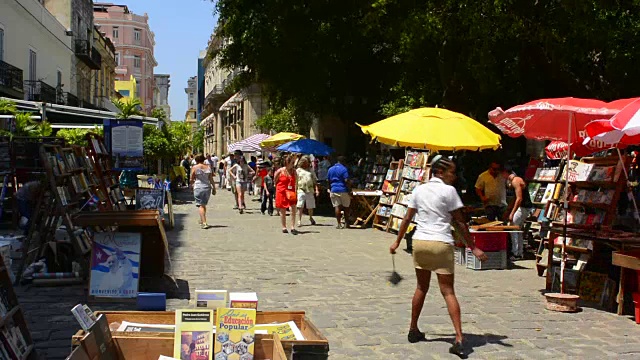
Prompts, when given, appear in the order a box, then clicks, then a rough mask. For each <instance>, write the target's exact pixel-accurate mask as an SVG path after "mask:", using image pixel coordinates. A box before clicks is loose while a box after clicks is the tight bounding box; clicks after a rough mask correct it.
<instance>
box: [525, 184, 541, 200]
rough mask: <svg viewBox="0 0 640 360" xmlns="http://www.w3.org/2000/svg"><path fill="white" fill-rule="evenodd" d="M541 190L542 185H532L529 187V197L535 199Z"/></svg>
mask: <svg viewBox="0 0 640 360" xmlns="http://www.w3.org/2000/svg"><path fill="white" fill-rule="evenodd" d="M538 189H540V183H530V184H529V185H528V191H529V197H530V198H531V199H534V198H535V197H536V193H537V192H538Z"/></svg>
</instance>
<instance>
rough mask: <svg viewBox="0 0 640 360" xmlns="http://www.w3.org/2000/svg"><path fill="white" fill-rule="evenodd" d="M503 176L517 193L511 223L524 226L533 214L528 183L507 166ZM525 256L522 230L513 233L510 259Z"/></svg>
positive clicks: (510, 215)
mask: <svg viewBox="0 0 640 360" xmlns="http://www.w3.org/2000/svg"><path fill="white" fill-rule="evenodd" d="M502 176H503V177H504V178H505V179H506V181H507V186H509V187H512V188H513V191H514V193H515V199H514V200H513V205H512V206H511V211H510V212H509V217H508V220H509V222H510V223H511V224H513V225H516V226H520V227H521V226H522V225H523V224H524V222H525V220H527V218H528V217H529V215H531V211H532V209H533V202H532V201H531V196H530V195H529V191H527V183H526V182H525V181H524V180H523V179H522V178H521V177H519V176H517V175H516V174H515V173H514V172H513V171H511V169H508V168H505V169H503V171H502ZM523 257H524V235H523V234H522V233H521V232H514V233H511V258H510V260H511V261H512V262H513V261H516V260H521V259H522V258H523Z"/></svg>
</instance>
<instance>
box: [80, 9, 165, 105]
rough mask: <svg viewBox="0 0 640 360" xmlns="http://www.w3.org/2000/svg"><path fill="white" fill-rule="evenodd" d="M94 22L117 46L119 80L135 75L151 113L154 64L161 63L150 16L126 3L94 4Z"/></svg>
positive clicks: (141, 95)
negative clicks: (141, 14) (156, 51)
mask: <svg viewBox="0 0 640 360" xmlns="http://www.w3.org/2000/svg"><path fill="white" fill-rule="evenodd" d="M93 14H94V19H95V20H94V22H95V24H96V26H99V28H100V31H101V32H103V33H106V34H107V37H109V38H110V39H111V41H112V42H113V44H114V45H115V47H116V63H117V68H116V80H123V81H126V80H129V79H130V78H131V76H133V77H134V78H135V79H136V82H137V87H138V88H137V89H136V94H137V96H138V97H139V98H140V100H141V101H142V102H143V104H144V110H145V112H146V113H147V114H151V109H153V107H154V105H155V104H154V103H153V97H154V96H153V94H154V93H153V90H154V87H155V83H154V78H153V68H154V67H156V66H157V65H158V63H157V62H156V59H155V57H154V56H153V47H154V46H155V44H156V43H155V38H154V34H153V32H152V31H151V29H150V28H149V16H148V15H147V14H146V13H145V14H144V15H143V16H140V15H136V14H134V13H132V12H130V11H129V8H128V7H127V6H126V5H116V4H111V3H94V4H93Z"/></svg>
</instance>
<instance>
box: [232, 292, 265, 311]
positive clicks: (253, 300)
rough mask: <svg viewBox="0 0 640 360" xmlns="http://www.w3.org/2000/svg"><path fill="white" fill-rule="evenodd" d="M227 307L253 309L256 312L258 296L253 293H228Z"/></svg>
mask: <svg viewBox="0 0 640 360" xmlns="http://www.w3.org/2000/svg"><path fill="white" fill-rule="evenodd" d="M229 307H230V308H235V309H254V310H258V294H256V293H254V292H247V293H240V292H232V293H229Z"/></svg>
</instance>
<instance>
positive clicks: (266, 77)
mask: <svg viewBox="0 0 640 360" xmlns="http://www.w3.org/2000/svg"><path fill="white" fill-rule="evenodd" d="M216 4H217V11H218V14H219V24H218V29H219V30H218V31H219V34H220V35H221V36H224V37H227V38H229V39H231V41H229V42H228V43H227V45H226V46H225V47H224V48H222V49H221V50H220V51H219V53H218V55H219V56H220V57H221V62H222V64H223V65H225V66H228V67H239V68H242V69H247V70H246V74H245V77H248V78H249V79H250V80H251V81H257V82H259V83H260V84H261V85H262V86H263V88H264V89H266V92H267V94H268V96H269V99H270V101H271V103H272V104H273V107H274V108H276V109H282V108H284V107H285V106H286V104H288V103H290V102H292V103H293V104H294V105H295V108H296V111H302V112H309V111H310V112H312V113H314V114H316V115H324V114H332V115H338V116H340V117H342V118H349V119H354V120H355V119H358V121H359V122H361V121H362V122H366V121H365V120H367V119H370V120H375V119H376V118H379V117H380V116H381V114H385V115H389V114H394V113H397V112H400V111H403V110H406V109H410V108H414V107H418V106H435V105H439V106H443V107H446V108H450V109H453V110H456V111H460V112H463V113H467V114H470V115H472V116H475V117H476V118H479V119H485V118H486V113H487V111H489V110H491V109H493V108H494V107H496V106H502V107H509V106H512V105H515V104H517V103H522V102H525V101H530V100H533V99H537V98H544V97H556V96H576V97H590V98H591V97H593V98H601V99H603V100H613V99H616V98H623V97H631V96H636V95H637V90H636V89H635V83H634V82H633V81H628V79H635V78H638V77H640V68H639V67H637V66H634V65H635V64H636V63H637V61H638V60H639V59H640V46H637V45H635V41H634V40H635V38H636V37H637V36H636V35H637V33H638V31H639V30H640V4H639V3H638V2H636V1H614V2H606V1H598V0H585V1H582V2H575V1H570V2H567V1H564V2H563V1H557V0H538V1H513V0H478V1H474V2H471V1H454V0H439V1H391V0H367V1H365V0H360V1H347V2H345V1H340V2H337V1H330V0H321V1H311V2H309V1H303V0H291V1H280V0H263V1H254V0H218V1H217V2H216ZM214 55H216V54H214Z"/></svg>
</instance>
